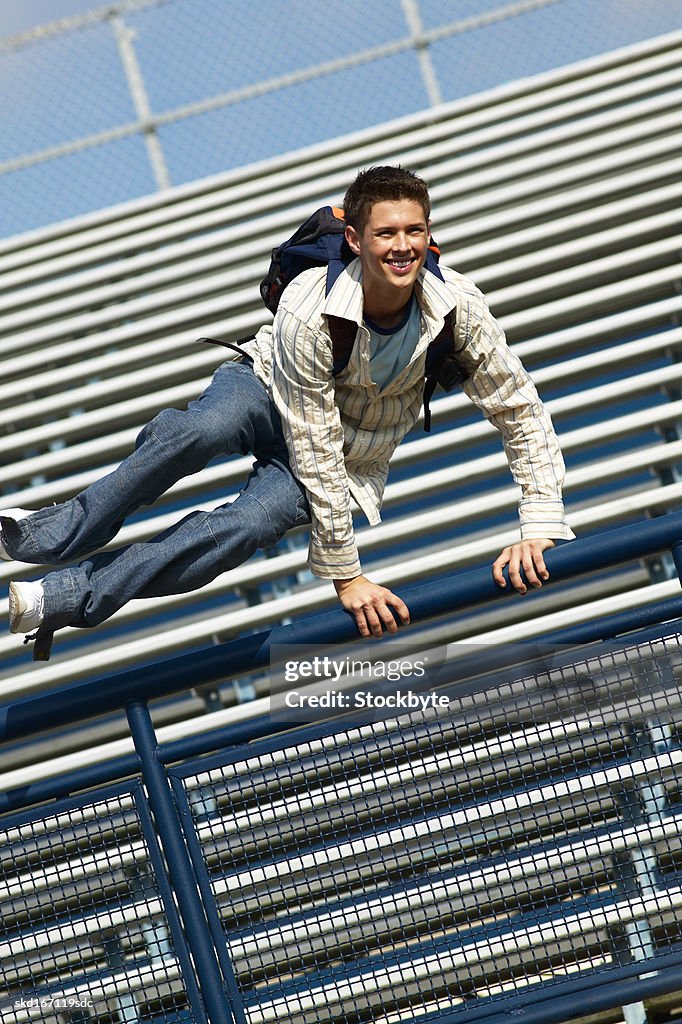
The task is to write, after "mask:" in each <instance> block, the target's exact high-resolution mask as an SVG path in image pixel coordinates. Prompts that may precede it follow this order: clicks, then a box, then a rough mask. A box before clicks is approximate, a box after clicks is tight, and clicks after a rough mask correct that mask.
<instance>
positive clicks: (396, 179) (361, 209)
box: [343, 167, 431, 234]
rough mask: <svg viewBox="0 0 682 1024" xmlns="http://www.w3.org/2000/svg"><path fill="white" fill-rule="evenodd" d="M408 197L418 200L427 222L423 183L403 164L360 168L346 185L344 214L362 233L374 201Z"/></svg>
mask: <svg viewBox="0 0 682 1024" xmlns="http://www.w3.org/2000/svg"><path fill="white" fill-rule="evenodd" d="M396 199H412V200H414V202H416V203H419V205H420V206H421V208H422V210H423V211H424V219H425V220H426V222H427V223H428V221H429V217H430V216H431V200H430V198H429V189H428V185H427V184H426V182H425V181H424V180H423V179H422V178H420V177H419V175H417V174H415V173H414V171H409V170H408V169H407V168H406V167H368V168H367V170H365V171H360V173H359V174H358V175H357V177H356V179H355V181H354V182H353V183H352V184H351V185H350V186H349V187H348V190H347V191H346V195H345V197H344V200H343V210H344V216H345V219H346V223H347V224H351V225H352V226H353V227H354V228H355V230H356V231H357V232H358V234H362V232H363V231H364V229H365V225H366V224H367V221H368V219H369V214H370V210H371V209H372V207H373V206H374V204H375V203H382V202H386V201H387V200H388V201H393V200H396Z"/></svg>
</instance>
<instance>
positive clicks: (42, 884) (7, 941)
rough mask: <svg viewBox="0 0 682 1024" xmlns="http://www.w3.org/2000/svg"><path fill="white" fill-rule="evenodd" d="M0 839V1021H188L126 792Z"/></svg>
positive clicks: (7, 829) (53, 813)
mask: <svg viewBox="0 0 682 1024" xmlns="http://www.w3.org/2000/svg"><path fill="white" fill-rule="evenodd" d="M0 835H1V840H0V870H1V871H2V879H1V881H0V918H1V921H2V938H1V939H0V993H1V994H0V1018H1V1019H2V1021H3V1022H8V1024H9V1022H21V1021H31V1020H36V1021H40V1022H41V1024H42V1022H45V1024H57V1022H59V1024H65V1022H71V1021H76V1020H79V1021H89V1022H92V1024H124V1022H129V1021H133V1020H141V1019H148V1018H154V1017H157V1016H160V1015H164V1014H172V1013H182V1019H183V1020H184V1021H192V1020H195V1019H196V1018H195V1017H194V1015H193V1013H192V1012H191V1011H190V1010H189V1008H188V1001H187V996H186V994H185V985H184V982H183V976H182V974H183V972H182V969H181V960H180V959H179V958H178V955H177V944H176V943H174V941H173V938H172V935H171V929H170V927H169V921H168V916H167V914H166V912H165V910H164V905H163V903H162V899H161V894H160V887H159V881H158V877H157V873H156V871H155V869H154V867H153V863H152V860H151V859H150V855H151V852H152V851H151V848H150V841H151V842H152V843H154V842H155V840H154V839H153V836H152V837H151V840H150V831H149V827H148V825H144V824H143V820H142V817H141V813H140V808H139V807H138V804H137V801H136V799H135V795H134V793H133V792H132V791H131V790H129V789H128V790H122V789H121V788H119V789H118V790H116V791H109V792H108V793H107V794H101V795H95V796H93V797H92V798H91V799H89V800H88V801H79V802H76V801H72V802H69V803H66V802H65V803H63V804H60V805H59V808H58V809H54V808H50V809H49V810H48V812H47V813H45V812H43V814H41V815H37V814H36V815H32V816H28V815H24V816H21V817H20V818H16V819H13V820H12V824H11V825H7V824H6V823H3V827H2V829H1V830H0Z"/></svg>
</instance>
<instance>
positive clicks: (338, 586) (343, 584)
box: [332, 573, 362, 597]
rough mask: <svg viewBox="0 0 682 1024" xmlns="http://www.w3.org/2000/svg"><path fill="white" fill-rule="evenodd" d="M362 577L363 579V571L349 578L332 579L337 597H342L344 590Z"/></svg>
mask: <svg viewBox="0 0 682 1024" xmlns="http://www.w3.org/2000/svg"><path fill="white" fill-rule="evenodd" d="M360 579H362V573H358V575H357V576H349V577H348V579H343V580H332V583H333V584H334V589H335V590H336V594H337V597H341V595H342V594H343V592H344V591H345V590H347V589H348V587H349V586H350V585H351V584H352V583H355V581H356V580H360Z"/></svg>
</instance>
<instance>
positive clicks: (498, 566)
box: [493, 548, 509, 587]
mask: <svg viewBox="0 0 682 1024" xmlns="http://www.w3.org/2000/svg"><path fill="white" fill-rule="evenodd" d="M508 564H509V556H508V555H507V548H505V549H504V551H503V552H502V554H501V555H500V556H499V557H498V558H496V559H495V561H494V562H493V579H494V580H495V582H496V583H497V585H498V587H506V586H507V581H506V579H505V578H504V573H503V571H502V570H503V569H504V567H505V565H508Z"/></svg>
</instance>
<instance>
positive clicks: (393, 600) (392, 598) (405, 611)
mask: <svg viewBox="0 0 682 1024" xmlns="http://www.w3.org/2000/svg"><path fill="white" fill-rule="evenodd" d="M386 604H388V605H390V606H391V608H395V610H396V611H397V613H398V617H399V618H400V621H401V622H402V623H403V625H404V626H407V625H408V623H409V621H410V609H409V608H408V607H407V605H406V604H405V602H404V601H403V600H402V599H401V598H399V597H398V596H397V594H392V593H391V592H390V590H389V592H388V597H387V598H386ZM391 618H392V619H393V621H394V622H395V616H394V615H391Z"/></svg>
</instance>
